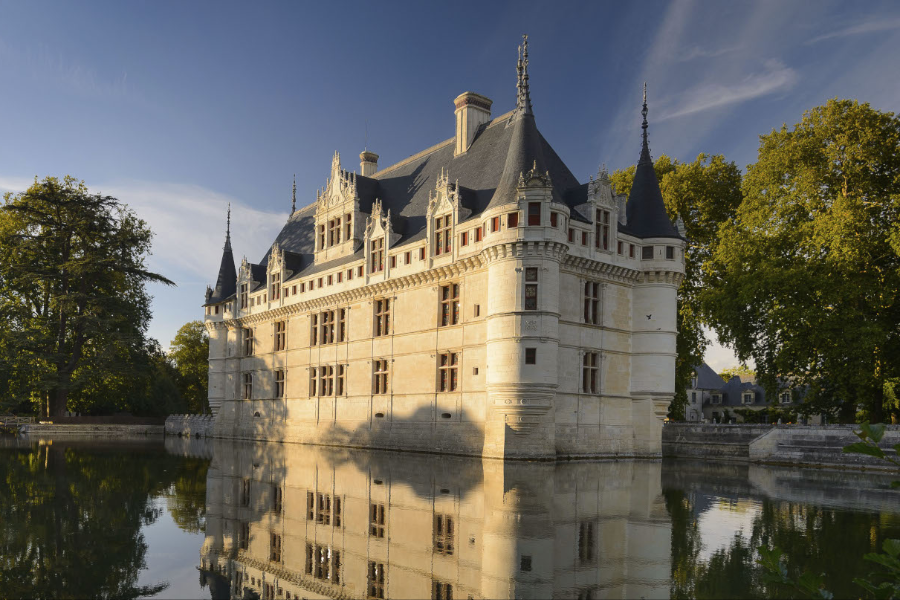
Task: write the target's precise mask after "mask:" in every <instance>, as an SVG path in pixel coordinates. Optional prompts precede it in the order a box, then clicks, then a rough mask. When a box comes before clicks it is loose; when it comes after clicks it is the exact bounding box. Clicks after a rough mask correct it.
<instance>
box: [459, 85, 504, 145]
mask: <svg viewBox="0 0 900 600" xmlns="http://www.w3.org/2000/svg"><path fill="white" fill-rule="evenodd" d="M493 103H494V101H493V100H491V99H490V98H486V97H484V96H482V95H481V94H476V93H475V92H465V93H462V94H460V95H459V96H457V97H456V99H455V100H454V101H453V104H454V105H456V150H454V152H453V156H459V155H460V154H463V153H464V152H465V151H466V150H468V149H469V146H471V145H472V140H473V139H475V132H476V131H478V128H479V127H480V126H481V125H483V124H484V123H487V122H488V121H490V120H491V104H493Z"/></svg>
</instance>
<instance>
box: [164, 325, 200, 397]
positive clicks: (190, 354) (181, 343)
mask: <svg viewBox="0 0 900 600" xmlns="http://www.w3.org/2000/svg"><path fill="white" fill-rule="evenodd" d="M169 358H170V359H171V360H173V361H174V362H175V369H176V370H177V373H178V378H177V381H178V389H179V391H180V393H181V396H182V398H184V399H185V401H186V402H187V404H188V407H189V409H190V412H191V413H193V414H198V413H208V412H209V401H208V394H207V385H208V382H209V378H208V372H209V335H208V334H207V333H206V327H205V326H204V325H203V323H202V322H200V321H190V322H189V323H185V324H184V325H182V326H181V328H180V329H179V330H178V333H176V334H175V339H174V340H172V344H171V348H170V350H169Z"/></svg>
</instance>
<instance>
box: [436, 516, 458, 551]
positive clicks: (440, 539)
mask: <svg viewBox="0 0 900 600" xmlns="http://www.w3.org/2000/svg"><path fill="white" fill-rule="evenodd" d="M433 539H434V553H435V554H443V555H445V556H451V555H452V554H453V518H452V517H450V516H448V515H439V514H435V515H434V535H433Z"/></svg>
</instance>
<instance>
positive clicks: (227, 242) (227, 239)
mask: <svg viewBox="0 0 900 600" xmlns="http://www.w3.org/2000/svg"><path fill="white" fill-rule="evenodd" d="M225 250H231V202H229V203H228V220H227V224H226V225H225Z"/></svg>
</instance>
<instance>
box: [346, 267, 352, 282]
mask: <svg viewBox="0 0 900 600" xmlns="http://www.w3.org/2000/svg"><path fill="white" fill-rule="evenodd" d="M352 279H353V269H347V281H350V280H352Z"/></svg>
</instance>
